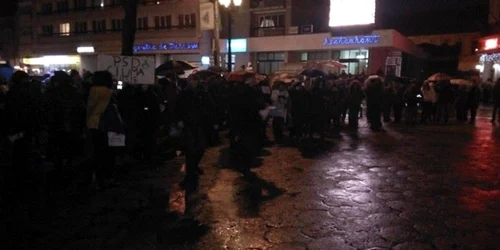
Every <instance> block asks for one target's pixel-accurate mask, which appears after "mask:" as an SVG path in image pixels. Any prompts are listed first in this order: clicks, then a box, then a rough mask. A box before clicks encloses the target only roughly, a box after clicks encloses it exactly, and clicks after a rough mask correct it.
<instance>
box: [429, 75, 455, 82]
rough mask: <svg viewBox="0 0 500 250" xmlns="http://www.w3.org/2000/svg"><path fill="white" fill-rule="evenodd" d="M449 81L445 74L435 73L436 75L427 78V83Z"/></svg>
mask: <svg viewBox="0 0 500 250" xmlns="http://www.w3.org/2000/svg"><path fill="white" fill-rule="evenodd" d="M449 80H451V77H450V76H448V75H447V74H445V73H436V74H434V75H432V76H430V77H429V78H427V81H431V82H438V81H449Z"/></svg>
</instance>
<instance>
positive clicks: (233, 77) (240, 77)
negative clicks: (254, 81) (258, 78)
mask: <svg viewBox="0 0 500 250" xmlns="http://www.w3.org/2000/svg"><path fill="white" fill-rule="evenodd" d="M255 75H256V74H255V73H253V72H248V71H235V72H231V73H229V75H228V76H227V80H228V81H244V80H245V79H247V78H249V77H254V76H255Z"/></svg>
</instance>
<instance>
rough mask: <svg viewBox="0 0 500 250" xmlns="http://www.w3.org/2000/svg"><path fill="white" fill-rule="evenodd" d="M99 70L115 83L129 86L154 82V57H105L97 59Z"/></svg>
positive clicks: (101, 56)
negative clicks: (109, 74)
mask: <svg viewBox="0 0 500 250" xmlns="http://www.w3.org/2000/svg"><path fill="white" fill-rule="evenodd" d="M97 65H98V68H99V70H107V71H109V72H110V73H111V74H112V75H113V78H114V79H115V80H117V81H122V82H125V83H130V84H153V83H154V82H155V57H154V56H107V55H99V57H98V58H97Z"/></svg>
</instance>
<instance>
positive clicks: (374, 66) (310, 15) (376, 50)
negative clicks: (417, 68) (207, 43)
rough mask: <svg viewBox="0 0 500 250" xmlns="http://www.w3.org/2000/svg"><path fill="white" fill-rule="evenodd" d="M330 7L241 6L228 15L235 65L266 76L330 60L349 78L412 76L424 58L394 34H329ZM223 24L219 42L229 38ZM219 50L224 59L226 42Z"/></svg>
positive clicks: (299, 0)
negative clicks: (380, 73)
mask: <svg viewBox="0 0 500 250" xmlns="http://www.w3.org/2000/svg"><path fill="white" fill-rule="evenodd" d="M329 4H330V1H329V0H310V1H305V0H252V1H243V5H242V6H241V7H240V8H239V9H237V10H235V11H234V13H233V14H232V16H233V25H232V27H233V29H232V32H231V33H232V38H233V40H232V42H231V44H232V46H231V50H232V62H233V65H235V66H240V65H248V64H251V65H252V66H253V68H254V69H255V70H257V71H258V72H260V73H265V74H269V73H272V72H275V71H278V70H281V69H283V68H284V67H285V68H286V67H287V65H292V64H293V65H297V64H301V63H307V62H308V61H315V60H330V59H332V60H338V61H340V62H341V63H343V64H344V65H345V66H346V68H345V69H343V70H345V71H346V72H347V73H351V74H358V73H363V72H364V73H373V72H375V71H377V70H379V69H383V70H385V71H386V72H387V73H389V74H395V75H398V76H400V75H402V74H404V75H407V74H412V73H410V72H403V71H405V68H407V69H408V71H410V70H411V68H412V63H413V60H410V58H423V57H424V56H425V55H424V54H423V53H422V51H421V50H420V49H419V48H418V47H417V46H415V45H414V44H413V43H412V42H411V41H410V40H409V39H407V38H406V37H404V36H403V35H401V34H400V33H398V32H397V31H395V30H389V29H388V30H374V29H373V25H367V26H362V27H342V28H336V29H332V28H330V27H329V26H328V19H329V12H330V10H329V8H330V6H329ZM347 11H349V10H347ZM222 20H223V22H222V24H223V26H224V27H223V28H222V30H221V31H222V32H221V34H222V38H227V22H228V19H227V16H226V15H225V13H224V11H222ZM219 46H220V48H221V53H222V54H225V53H226V51H227V47H228V41H227V40H226V39H222V40H221V41H220V45H219ZM224 58H225V59H227V56H225V57H224ZM405 62H406V65H404V64H405ZM236 68H237V67H236ZM335 70H337V71H339V70H338V69H335ZM335 70H334V71H335Z"/></svg>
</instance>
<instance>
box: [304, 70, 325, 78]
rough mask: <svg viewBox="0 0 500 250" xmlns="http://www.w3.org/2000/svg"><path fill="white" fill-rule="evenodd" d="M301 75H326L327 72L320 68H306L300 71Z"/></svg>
mask: <svg viewBox="0 0 500 250" xmlns="http://www.w3.org/2000/svg"><path fill="white" fill-rule="evenodd" d="M300 75H301V76H307V77H325V76H326V74H325V72H323V71H321V70H319V69H304V70H303V71H302V72H300Z"/></svg>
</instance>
